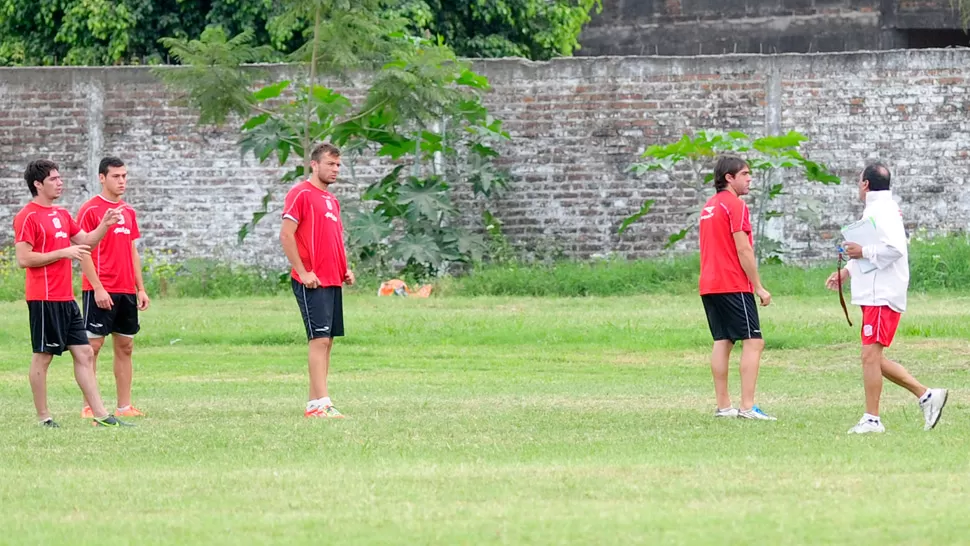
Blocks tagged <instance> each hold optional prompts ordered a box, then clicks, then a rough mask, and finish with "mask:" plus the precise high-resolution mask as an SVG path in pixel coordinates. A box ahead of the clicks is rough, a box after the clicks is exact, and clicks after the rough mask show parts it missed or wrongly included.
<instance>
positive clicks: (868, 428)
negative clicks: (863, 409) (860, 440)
mask: <svg viewBox="0 0 970 546" xmlns="http://www.w3.org/2000/svg"><path fill="white" fill-rule="evenodd" d="M870 432H886V427H884V426H882V421H880V420H879V419H872V418H868V417H863V418H862V419H860V420H859V423H858V424H856V426H854V427H852V428H850V429H849V434H869V433H870Z"/></svg>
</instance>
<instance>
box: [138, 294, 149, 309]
mask: <svg viewBox="0 0 970 546" xmlns="http://www.w3.org/2000/svg"><path fill="white" fill-rule="evenodd" d="M151 302H152V300H150V299H148V293H147V292H145V291H144V290H139V291H138V310H139V311H144V310H146V309H148V305H149V304H150V303H151Z"/></svg>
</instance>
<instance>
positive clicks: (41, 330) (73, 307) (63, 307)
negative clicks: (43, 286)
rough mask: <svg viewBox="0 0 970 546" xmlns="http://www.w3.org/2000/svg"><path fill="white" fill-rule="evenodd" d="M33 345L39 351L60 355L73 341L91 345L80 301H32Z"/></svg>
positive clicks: (29, 312)
mask: <svg viewBox="0 0 970 546" xmlns="http://www.w3.org/2000/svg"><path fill="white" fill-rule="evenodd" d="M27 311H28V314H29V316H30V346H31V347H33V349H34V352H35V353H48V354H52V355H59V354H61V353H63V352H64V350H65V349H67V348H68V347H70V346H72V345H88V336H87V334H85V333H84V323H83V322H82V321H81V311H80V309H78V308H77V302H75V301H74V300H71V301H28V302H27Z"/></svg>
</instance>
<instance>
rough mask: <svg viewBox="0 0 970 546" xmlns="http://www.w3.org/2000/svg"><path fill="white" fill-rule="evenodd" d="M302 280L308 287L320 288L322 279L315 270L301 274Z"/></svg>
mask: <svg viewBox="0 0 970 546" xmlns="http://www.w3.org/2000/svg"><path fill="white" fill-rule="evenodd" d="M300 282H301V283H303V286H305V287H307V288H320V279H318V278H317V274H316V273H314V272H313V271H307V272H306V273H304V274H303V275H300Z"/></svg>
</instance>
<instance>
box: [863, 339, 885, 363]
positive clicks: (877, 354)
mask: <svg viewBox="0 0 970 546" xmlns="http://www.w3.org/2000/svg"><path fill="white" fill-rule="evenodd" d="M882 351H883V347H882V345H880V344H878V343H872V344H870V345H863V346H862V365H863V366H882Z"/></svg>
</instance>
